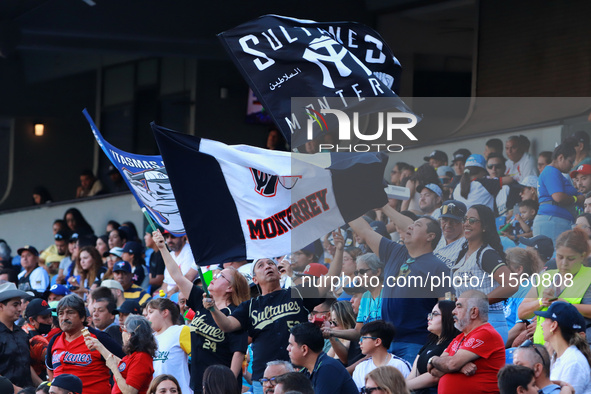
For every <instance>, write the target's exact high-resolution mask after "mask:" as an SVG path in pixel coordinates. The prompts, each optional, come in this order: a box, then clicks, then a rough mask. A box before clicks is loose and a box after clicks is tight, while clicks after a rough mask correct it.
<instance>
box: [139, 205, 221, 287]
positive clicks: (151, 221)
mask: <svg viewBox="0 0 591 394" xmlns="http://www.w3.org/2000/svg"><path fill="white" fill-rule="evenodd" d="M142 212H143V213H144V216H145V217H146V219H147V220H148V223H150V226H151V227H152V231H156V225H155V224H154V221H153V220H152V218H151V217H150V214H149V213H148V210H147V209H146V208H145V207H143V208H142ZM197 271H198V272H199V277H200V278H201V287H202V288H203V291H204V292H205V294H206V295H207V298H211V295H210V294H209V290H208V289H207V285H206V284H205V277H204V276H203V271H202V270H201V266H200V265H198V266H197Z"/></svg>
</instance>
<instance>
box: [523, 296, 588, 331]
mask: <svg viewBox="0 0 591 394" xmlns="http://www.w3.org/2000/svg"><path fill="white" fill-rule="evenodd" d="M534 314H535V315H537V316H540V317H543V318H546V319H550V320H554V321H555V322H556V323H558V327H560V329H561V330H572V331H576V332H580V331H585V324H581V322H584V320H582V318H583V316H582V315H581V313H580V312H579V311H578V310H577V308H575V307H574V305H572V304H569V303H568V302H563V301H556V302H553V303H552V305H550V306H549V307H548V310H546V311H535V312H534Z"/></svg>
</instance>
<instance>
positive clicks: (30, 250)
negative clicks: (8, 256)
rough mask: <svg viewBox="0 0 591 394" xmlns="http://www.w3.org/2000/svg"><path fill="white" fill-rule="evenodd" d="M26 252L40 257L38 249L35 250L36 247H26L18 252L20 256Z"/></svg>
mask: <svg viewBox="0 0 591 394" xmlns="http://www.w3.org/2000/svg"><path fill="white" fill-rule="evenodd" d="M25 250H27V251H29V252H31V253H33V255H35V256H39V251H37V248H35V247H34V246H30V245H25V246H23V247H22V248H20V249H19V250H17V251H16V252H17V253H18V255H19V256H20V255H21V253H23V252H24V251H25Z"/></svg>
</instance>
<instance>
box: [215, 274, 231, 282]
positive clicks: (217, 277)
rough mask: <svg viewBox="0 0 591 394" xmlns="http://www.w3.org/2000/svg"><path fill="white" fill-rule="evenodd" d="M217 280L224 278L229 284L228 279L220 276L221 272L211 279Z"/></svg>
mask: <svg viewBox="0 0 591 394" xmlns="http://www.w3.org/2000/svg"><path fill="white" fill-rule="evenodd" d="M219 278H224V279H225V280H226V281H227V282H228V283H230V281H229V280H228V278H226V277H225V276H224V275H222V273H221V272H218V273H217V274H215V275H214V276H213V279H216V280H217V279H219Z"/></svg>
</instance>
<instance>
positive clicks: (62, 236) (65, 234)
mask: <svg viewBox="0 0 591 394" xmlns="http://www.w3.org/2000/svg"><path fill="white" fill-rule="evenodd" d="M53 239H55V240H56V241H62V240H65V241H69V239H70V232H69V231H65V230H60V231H58V232H57V233H55V235H54V236H53Z"/></svg>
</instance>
